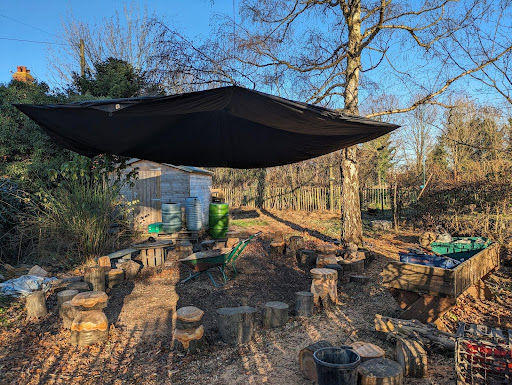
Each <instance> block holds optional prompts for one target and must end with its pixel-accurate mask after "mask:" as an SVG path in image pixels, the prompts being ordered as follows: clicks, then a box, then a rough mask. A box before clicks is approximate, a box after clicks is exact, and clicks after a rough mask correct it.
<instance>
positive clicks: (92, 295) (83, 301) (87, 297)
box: [71, 291, 108, 311]
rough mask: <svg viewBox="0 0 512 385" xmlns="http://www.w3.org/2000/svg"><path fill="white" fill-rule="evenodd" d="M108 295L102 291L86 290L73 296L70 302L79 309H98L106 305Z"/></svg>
mask: <svg viewBox="0 0 512 385" xmlns="http://www.w3.org/2000/svg"><path fill="white" fill-rule="evenodd" d="M107 301H108V296H107V294H106V293H105V292H103V291H86V292H84V293H79V294H77V295H75V296H74V297H73V299H72V300H71V304H72V305H73V306H75V307H76V308H77V310H79V311H86V310H100V309H103V308H105V307H106V306H107Z"/></svg>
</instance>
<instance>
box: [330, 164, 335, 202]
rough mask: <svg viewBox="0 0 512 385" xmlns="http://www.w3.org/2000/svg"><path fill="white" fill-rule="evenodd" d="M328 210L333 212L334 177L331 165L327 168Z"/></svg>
mask: <svg viewBox="0 0 512 385" xmlns="http://www.w3.org/2000/svg"><path fill="white" fill-rule="evenodd" d="M329 210H330V211H334V175H333V170H332V165H330V166H329Z"/></svg>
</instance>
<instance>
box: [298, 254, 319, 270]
mask: <svg viewBox="0 0 512 385" xmlns="http://www.w3.org/2000/svg"><path fill="white" fill-rule="evenodd" d="M296 257H297V266H298V267H299V268H301V269H304V270H305V271H309V270H311V269H312V268H314V267H315V264H316V258H317V257H318V254H317V252H316V250H310V249H301V250H298V251H297V254H296Z"/></svg>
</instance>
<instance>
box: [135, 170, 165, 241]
mask: <svg viewBox="0 0 512 385" xmlns="http://www.w3.org/2000/svg"><path fill="white" fill-rule="evenodd" d="M161 175H162V171H161V170H160V169H159V168H158V169H151V170H139V179H138V180H137V181H135V186H134V188H133V192H134V199H136V200H138V201H139V203H138V204H137V207H138V210H137V212H136V217H135V227H136V228H138V229H139V230H141V231H144V232H147V230H148V225H149V224H150V223H155V222H161V221H162V211H161V209H162V199H161V198H162V195H161V191H160V176H161Z"/></svg>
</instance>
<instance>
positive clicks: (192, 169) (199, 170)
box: [126, 158, 213, 175]
mask: <svg viewBox="0 0 512 385" xmlns="http://www.w3.org/2000/svg"><path fill="white" fill-rule="evenodd" d="M141 160H142V159H139V158H132V159H130V160H128V161H127V162H126V163H127V164H134V163H137V162H140V161H141ZM152 162H153V161H152ZM155 163H159V162H155ZM159 164H163V165H166V166H169V167H172V168H176V169H178V170H181V171H185V172H188V173H191V174H206V175H213V172H212V171H208V170H205V169H204V168H199V167H194V166H176V165H174V164H170V163H159Z"/></svg>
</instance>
